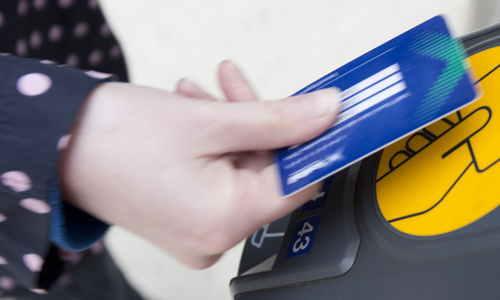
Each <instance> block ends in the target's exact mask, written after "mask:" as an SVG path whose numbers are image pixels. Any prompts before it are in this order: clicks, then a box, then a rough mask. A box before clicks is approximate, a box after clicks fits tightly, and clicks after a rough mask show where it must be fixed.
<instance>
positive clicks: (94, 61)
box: [89, 49, 103, 66]
mask: <svg viewBox="0 0 500 300" xmlns="http://www.w3.org/2000/svg"><path fill="white" fill-rule="evenodd" d="M102 57H103V55H102V51H101V50H99V49H96V50H94V51H92V52H90V54H89V64H90V65H92V66H97V65H98V64H100V63H101V61H102Z"/></svg>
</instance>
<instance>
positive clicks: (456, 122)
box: [376, 47, 500, 236]
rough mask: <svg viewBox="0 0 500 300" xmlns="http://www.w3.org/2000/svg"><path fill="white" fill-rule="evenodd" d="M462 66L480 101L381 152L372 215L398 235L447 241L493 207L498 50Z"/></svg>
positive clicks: (497, 195)
mask: <svg viewBox="0 0 500 300" xmlns="http://www.w3.org/2000/svg"><path fill="white" fill-rule="evenodd" d="M470 61H471V63H472V65H473V67H474V69H475V71H476V74H477V75H478V77H479V78H480V84H481V87H482V89H483V91H484V96H483V97H482V98H481V99H479V100H478V101H476V102H475V103H473V104H471V105H469V106H467V107H466V108H463V109H461V110H460V111H459V112H457V113H454V114H452V115H450V116H448V117H446V118H444V119H442V120H440V121H438V122H436V123H434V124H432V125H430V126H428V127H426V128H425V129H423V130H420V131H418V132H417V133H415V134H413V135H411V136H408V137H406V138H404V139H402V140H401V141H399V142H397V143H395V144H393V145H391V146H389V147H387V148H386V149H384V151H383V153H382V156H381V158H380V162H379V167H378V172H377V183H376V194H377V201H378V205H379V208H380V211H381V213H382V215H383V216H384V218H385V219H386V220H387V221H388V222H389V223H390V225H391V226H393V227H394V228H396V229H397V230H399V231H401V232H404V233H406V234H410V235H415V236H434V235H439V234H444V233H448V232H451V231H454V230H457V229H460V228H462V227H464V226H467V225H469V224H471V223H473V222H475V221H477V220H479V219H480V218H482V217H483V216H485V215H487V214H488V213H489V212H491V211H492V210H493V209H495V208H496V207H497V206H498V205H499V204H500V163H499V161H500V67H498V66H499V65H500V47H495V48H491V49H488V50H485V51H482V52H480V53H478V54H475V55H473V56H472V57H471V58H470ZM497 68H498V69H497Z"/></svg>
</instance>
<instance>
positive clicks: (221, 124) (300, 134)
mask: <svg viewBox="0 0 500 300" xmlns="http://www.w3.org/2000/svg"><path fill="white" fill-rule="evenodd" d="M213 104H214V105H210V106H207V105H205V106H204V108H207V107H208V108H209V109H206V110H205V111H204V112H202V114H205V116H200V117H201V118H204V119H207V120H210V121H207V122H199V123H198V124H200V123H202V124H203V126H204V128H203V130H198V131H199V132H200V133H202V134H203V135H205V136H204V137H203V138H202V139H203V140H204V146H206V148H205V149H206V150H207V151H208V153H205V154H208V155H213V154H220V153H228V152H236V151H251V150H269V149H276V148H281V147H286V146H290V145H294V144H299V143H303V142H306V141H309V140H311V139H313V138H314V137H316V136H318V135H319V134H321V133H322V132H324V131H325V130H327V129H328V128H329V127H330V126H332V124H333V123H334V121H335V119H336V115H337V111H338V110H339V100H338V92H337V90H333V89H325V90H321V91H317V92H314V93H310V94H305V95H300V96H295V97H290V98H287V99H282V100H277V101H256V102H245V103H213ZM200 129H201V128H200Z"/></svg>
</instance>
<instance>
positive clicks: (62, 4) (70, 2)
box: [57, 0, 75, 8]
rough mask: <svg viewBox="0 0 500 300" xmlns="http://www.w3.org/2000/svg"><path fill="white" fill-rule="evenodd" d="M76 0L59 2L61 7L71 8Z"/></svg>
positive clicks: (61, 0) (60, 0)
mask: <svg viewBox="0 0 500 300" xmlns="http://www.w3.org/2000/svg"><path fill="white" fill-rule="evenodd" d="M74 2H75V1H74V0H59V1H57V3H59V7H60V8H69V7H70V6H71V5H73V3H74Z"/></svg>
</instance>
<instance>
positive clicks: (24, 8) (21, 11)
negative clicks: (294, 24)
mask: <svg viewBox="0 0 500 300" xmlns="http://www.w3.org/2000/svg"><path fill="white" fill-rule="evenodd" d="M29 8H30V6H29V3H28V0H21V1H19V2H18V3H17V14H18V15H19V16H21V17H24V16H26V15H27V14H28V10H29Z"/></svg>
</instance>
